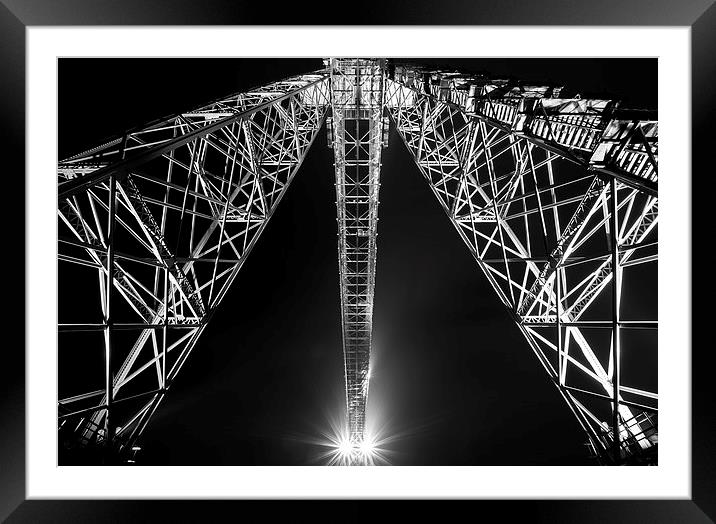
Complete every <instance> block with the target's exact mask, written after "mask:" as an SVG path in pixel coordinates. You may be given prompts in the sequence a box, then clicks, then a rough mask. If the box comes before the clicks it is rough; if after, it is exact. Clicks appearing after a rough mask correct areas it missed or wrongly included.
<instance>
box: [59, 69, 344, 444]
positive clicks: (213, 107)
mask: <svg viewBox="0 0 716 524" xmlns="http://www.w3.org/2000/svg"><path fill="white" fill-rule="evenodd" d="M329 100H330V94H329V82H328V76H327V75H326V74H325V72H323V71H321V72H319V73H316V74H308V75H303V76H299V77H294V78H288V79H286V80H283V81H280V82H276V83H273V84H269V85H267V86H264V87H261V88H257V89H255V90H253V91H249V92H247V93H241V94H236V95H232V96H229V97H226V98H222V99H220V100H217V101H215V102H213V103H211V104H209V105H206V106H204V107H200V108H197V109H195V110H193V111H190V112H187V113H182V114H178V115H175V116H172V117H170V118H167V119H163V120H161V121H159V122H155V123H153V124H151V125H149V126H147V127H144V128H142V129H139V130H137V131H133V132H129V133H127V134H126V135H124V136H122V137H119V138H117V139H116V140H113V141H111V142H109V143H107V144H104V145H101V146H99V147H97V148H94V149H92V150H90V151H87V152H85V153H82V154H80V155H77V156H74V157H72V158H69V159H67V160H65V161H63V162H60V164H59V166H58V176H59V202H58V204H59V205H58V214H59V243H58V250H59V255H58V257H59V261H60V264H59V281H60V289H59V363H60V375H59V391H60V400H59V409H58V416H59V428H60V436H61V441H62V443H63V444H64V446H65V447H67V448H72V447H97V446H94V445H95V444H102V446H100V447H101V448H103V449H104V450H110V451H111V452H112V454H114V453H124V452H127V451H130V450H131V448H132V447H133V446H134V443H135V442H136V440H137V438H138V437H139V435H140V434H141V433H142V431H143V429H144V427H145V426H146V425H147V423H148V421H149V419H150V417H151V416H152V414H153V413H154V412H155V410H156V409H157V406H158V405H159V403H160V402H161V401H162V399H163V398H164V396H165V395H166V392H167V391H168V390H169V388H170V387H171V385H172V382H173V381H174V379H175V378H176V376H177V374H178V373H179V370H180V369H181V367H182V365H183V364H184V362H185V361H186V359H187V357H188V356H189V354H190V352H191V351H192V349H193V348H194V347H195V345H196V343H197V340H198V339H199V337H200V336H201V333H202V332H203V331H204V328H205V327H206V325H207V322H208V321H209V319H210V318H211V315H212V313H213V312H214V311H215V309H216V307H217V306H218V305H219V303H220V302H221V300H222V299H223V297H224V296H225V294H226V292H227V290H228V289H229V286H230V285H231V283H232V282H233V281H234V279H235V277H236V275H237V274H238V272H239V270H240V269H241V266H242V264H243V262H244V260H245V259H246V257H247V256H248V254H249V253H250V251H251V249H252V247H253V246H254V244H255V243H256V240H257V239H258V238H259V236H260V235H261V232H262V231H263V229H264V227H265V226H266V224H267V223H268V220H269V219H270V218H271V215H272V214H273V212H274V210H275V209H276V206H277V205H278V202H279V201H280V200H281V198H282V197H283V195H284V194H285V192H286V189H287V188H288V186H289V184H290V182H291V180H292V179H293V177H294V175H295V174H296V171H297V170H298V168H299V167H300V166H301V163H302V162H303V159H304V158H305V156H306V153H307V152H308V150H309V148H310V146H311V144H312V143H313V140H314V139H315V137H316V135H317V133H318V130H319V129H320V128H321V126H322V124H323V121H324V118H325V115H326V112H327V110H328V102H329ZM67 284H69V285H67ZM77 301H82V307H81V308H75V307H73V305H75V304H77ZM89 304H94V307H92V308H90V307H88V306H89ZM75 311H79V312H81V313H82V315H81V317H82V318H78V317H77V314H75ZM100 347H103V348H104V351H103V352H102V353H101V354H100V355H88V354H87V351H91V349H90V350H88V349H86V348H100ZM97 356H99V358H96V357H97Z"/></svg>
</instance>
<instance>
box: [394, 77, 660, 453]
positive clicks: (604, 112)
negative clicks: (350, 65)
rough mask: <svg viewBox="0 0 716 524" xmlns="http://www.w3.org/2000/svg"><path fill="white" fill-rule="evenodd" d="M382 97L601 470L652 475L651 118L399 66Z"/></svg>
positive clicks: (602, 103)
mask: <svg viewBox="0 0 716 524" xmlns="http://www.w3.org/2000/svg"><path fill="white" fill-rule="evenodd" d="M386 93H387V94H386V105H387V107H388V109H389V112H390V115H391V117H392V119H393V120H394V122H395V124H396V127H397V130H398V133H399V134H400V136H401V137H402V139H403V140H404V142H405V145H406V146H407V148H408V150H409V151H410V153H411V154H412V155H413V158H414V160H415V163H416V165H417V166H418V168H419V169H420V171H421V172H422V174H423V176H424V177H425V179H426V180H427V182H428V183H429V185H430V188H431V190H432V191H433V193H434V195H435V197H436V198H437V199H438V201H439V202H440V204H441V205H442V207H443V208H444V210H445V212H446V213H447V215H448V217H449V218H450V220H451V222H452V223H453V225H454V226H455V228H456V229H457V231H458V233H459V235H460V237H461V238H462V239H463V241H464V242H465V243H466V244H467V246H468V248H469V249H470V251H471V253H472V254H473V255H474V257H475V259H476V260H477V263H478V265H479V267H480V269H481V270H482V271H483V273H484V274H485V276H486V277H487V279H488V280H489V282H490V284H491V285H492V287H493V288H494V290H495V292H496V293H497V295H498V296H499V298H500V300H501V301H502V302H503V304H504V305H505V306H506V307H507V309H508V311H509V312H510V314H511V315H512V317H513V319H514V321H515V322H516V323H517V326H518V327H519V329H520V331H521V332H522V333H523V334H524V336H525V338H526V339H527V341H528V343H529V346H530V347H531V348H532V350H533V351H534V353H535V354H536V356H537V357H538V359H539V361H540V363H541V364H542V365H543V366H544V369H545V370H546V371H547V374H548V376H549V377H550V379H551V380H552V381H553V382H554V384H555V386H556V387H557V389H558V391H559V393H560V395H561V396H562V397H563V398H564V400H565V401H566V403H567V405H568V406H569V408H570V409H571V410H572V412H573V413H574V415H575V416H576V418H577V420H578V421H579V423H580V424H581V426H582V428H583V429H584V430H585V432H586V433H587V436H588V439H589V444H590V446H591V448H592V450H593V451H594V453H595V454H596V456H597V457H599V458H600V459H601V460H602V462H604V463H623V462H625V461H645V462H647V463H648V462H653V461H654V460H655V455H656V454H655V450H656V446H657V442H658V441H657V411H658V409H657V398H658V397H657V393H656V386H657V384H656V365H655V363H656V348H657V340H656V335H657V332H656V329H657V310H656V304H655V303H651V304H650V303H646V302H644V301H643V300H639V295H640V294H642V293H643V291H644V290H645V289H646V288H647V287H648V286H651V287H653V288H654V289H655V287H656V265H657V228H656V225H657V217H658V207H657V206H658V202H657V185H656V184H657V154H658V152H657V122H656V121H655V119H654V118H653V115H650V114H647V113H643V112H627V111H620V110H619V108H618V107H617V105H616V104H614V103H613V102H611V101H608V100H587V99H580V98H572V99H564V98H559V93H560V89H559V88H553V87H550V86H524V85H518V84H513V83H510V82H507V81H495V80H491V79H488V78H483V77H479V76H467V75H461V74H456V73H452V74H451V73H444V72H440V71H429V70H423V69H421V68H413V67H396V68H395V72H394V75H393V78H391V79H389V80H388V81H387V83H386ZM506 382H509V378H506ZM525 394H526V395H527V394H529V392H525Z"/></svg>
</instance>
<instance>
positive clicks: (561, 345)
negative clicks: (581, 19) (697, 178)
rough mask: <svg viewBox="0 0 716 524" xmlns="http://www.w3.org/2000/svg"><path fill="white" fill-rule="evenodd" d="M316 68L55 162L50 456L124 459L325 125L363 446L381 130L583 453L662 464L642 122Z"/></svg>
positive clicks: (505, 92) (650, 192)
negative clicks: (53, 436) (445, 223)
mask: <svg viewBox="0 0 716 524" xmlns="http://www.w3.org/2000/svg"><path fill="white" fill-rule="evenodd" d="M324 63H325V68H323V69H321V70H319V71H315V72H313V73H308V74H305V75H300V76H297V77H292V78H287V79H284V80H281V81H277V82H274V83H271V84H269V85H266V86H260V87H257V88H255V89H253V90H251V91H248V92H246V93H238V94H234V95H231V96H227V97H223V98H221V99H218V100H215V101H214V102H212V103H210V104H207V105H205V106H202V107H199V108H195V109H193V110H190V111H187V112H184V113H180V114H176V115H173V116H171V117H169V118H164V119H161V120H159V121H156V122H152V123H150V124H148V125H146V126H143V127H141V128H139V129H135V130H131V131H127V132H126V133H124V134H122V135H121V136H118V137H116V138H115V139H113V140H110V141H108V142H106V143H104V144H101V145H99V146H97V147H95V148H93V149H91V150H89V151H86V152H84V153H80V154H78V155H75V156H73V157H71V158H68V159H66V160H63V161H61V162H60V163H59V164H58V237H59V238H58V260H59V270H58V271H59V308H58V309H59V325H58V332H59V364H60V370H59V372H60V375H59V382H60V388H61V390H62V391H63V392H64V393H63V395H62V398H60V399H59V404H58V435H59V440H60V448H61V449H64V450H66V452H68V453H78V454H81V455H83V456H89V457H90V460H92V459H97V458H98V457H104V460H115V459H116V457H122V458H123V459H127V458H129V459H130V460H131V456H132V452H133V450H134V449H136V445H137V443H138V441H139V439H140V437H141V435H142V432H143V431H144V429H145V428H146V426H147V424H148V423H149V421H150V419H151V417H152V415H153V413H154V412H155V411H156V410H157V408H158V406H159V405H160V403H161V402H162V400H163V399H164V398H165V396H166V394H167V392H168V391H169V389H170V388H171V386H172V384H173V382H174V380H175V378H176V377H177V374H178V373H179V371H180V370H181V368H182V366H183V365H184V363H185V362H186V360H187V358H188V356H189V354H190V353H191V352H192V350H193V349H194V347H195V346H196V344H197V341H198V340H199V338H200V336H201V334H202V332H203V331H204V329H205V327H206V325H207V323H208V322H209V320H210V319H211V317H212V314H213V312H214V311H215V310H216V308H217V307H219V305H220V303H221V301H222V299H223V297H224V296H225V294H226V292H227V290H228V289H229V287H230V286H231V285H232V283H233V281H234V280H235V278H236V276H237V274H238V272H239V271H240V269H241V267H242V264H243V262H244V261H245V259H246V257H247V256H248V255H249V253H250V252H251V249H252V247H253V246H254V245H255V243H256V242H257V240H258V238H259V236H260V235H261V232H262V231H263V229H264V227H265V226H266V224H267V223H268V220H269V219H270V218H271V216H272V214H273V212H274V210H275V209H276V207H277V205H278V203H279V202H280V200H281V198H282V196H283V195H284V194H285V192H286V190H287V189H288V187H289V185H290V182H291V180H292V179H293V177H294V176H295V175H296V173H297V171H298V170H299V168H300V166H301V163H302V162H303V159H304V158H305V156H306V153H307V151H308V150H309V148H310V147H311V145H312V144H313V142H314V140H315V138H316V136H317V133H318V132H319V130H320V129H321V127H322V126H323V123H324V121H325V122H326V127H327V133H328V138H329V146H330V147H332V149H333V152H334V159H335V162H334V171H335V180H336V206H337V232H338V266H339V275H340V297H341V315H342V317H341V318H342V328H343V356H344V363H345V385H346V408H347V415H348V417H347V420H348V427H347V430H346V431H347V439H348V441H349V444H350V446H351V448H356V449H357V448H360V447H361V445H362V444H364V443H365V441H366V439H367V438H368V436H367V435H366V431H365V428H366V424H365V412H366V403H367V397H368V390H369V380H370V350H371V335H372V312H373V301H374V293H375V274H376V260H377V258H376V257H377V223H378V192H379V187H380V168H381V154H382V149H383V148H384V147H385V146H386V145H387V136H388V128H389V121H390V122H392V125H394V126H395V129H396V130H397V132H398V135H399V136H400V137H401V139H402V141H403V142H404V145H405V146H406V147H407V149H408V151H409V152H410V154H411V155H412V157H413V160H414V162H415V164H416V166H417V167H418V169H419V170H420V172H421V173H422V175H423V177H424V178H425V181H426V182H427V184H428V185H429V187H430V189H431V190H432V192H433V194H434V195H435V198H436V199H437V201H438V203H439V205H440V206H441V207H442V208H443V209H444V211H445V213H446V214H447V217H448V218H449V220H450V222H451V223H452V225H453V226H454V228H455V230H456V231H457V233H458V235H459V236H460V238H462V240H463V241H464V243H465V244H466V246H467V247H468V249H469V250H470V252H471V253H472V255H473V256H474V258H475V261H476V263H477V266H478V268H479V270H480V271H481V272H482V273H483V274H484V275H485V278H487V280H488V281H489V282H490V284H491V286H492V288H493V289H494V291H495V293H496V294H497V296H498V297H499V299H500V301H501V302H502V303H503V304H504V306H505V307H506V309H507V311H508V312H509V315H510V316H511V317H512V319H513V320H514V322H515V323H516V325H517V326H518V328H519V330H520V331H521V332H522V334H523V335H524V337H525V340H526V343H527V344H526V346H527V347H528V348H529V349H530V350H531V352H532V353H533V354H534V355H535V356H536V358H537V362H538V363H539V365H541V366H542V367H543V368H544V370H545V372H546V375H547V377H548V379H549V380H550V381H551V382H552V383H553V384H554V386H555V388H556V390H557V394H558V395H560V397H561V398H562V399H563V400H564V402H565V404H566V405H567V408H568V409H569V410H570V411H571V412H572V413H573V415H574V417H575V419H576V421H577V423H578V424H579V425H580V426H581V427H582V429H583V430H584V433H585V436H586V439H587V441H588V444H589V447H590V449H591V452H592V453H593V454H594V456H595V457H597V458H598V460H599V461H600V463H602V464H654V463H656V457H657V448H658V431H657V427H658V424H657V422H658V396H657V393H656V381H655V377H656V369H655V366H653V365H645V366H639V362H640V360H641V359H647V358H648V359H651V360H653V361H654V362H655V360H656V359H655V357H656V351H657V341H656V339H657V337H656V334H657V331H656V330H657V311H656V305H655V304H645V303H644V302H643V301H640V300H639V299H638V297H639V290H640V289H643V288H644V286H655V285H656V272H657V263H658V258H657V255H658V251H657V247H658V237H657V219H658V198H657V196H658V193H657V183H658V177H657V166H658V163H657V158H658V126H657V121H656V115H655V114H653V113H651V112H646V111H633V110H628V109H625V108H622V107H620V105H619V103H618V101H614V100H594V99H583V98H580V97H578V96H571V97H564V96H561V95H562V90H561V88H560V87H559V86H548V85H527V84H523V83H520V82H514V81H508V80H500V79H496V78H490V77H487V76H484V75H472V74H464V73H460V72H454V71H440V70H435V69H428V68H424V67H417V66H405V65H400V64H391V65H390V66H387V65H386V61H385V60H384V59H358V58H355V59H329V60H326V61H325V62H324ZM78 284H79V285H78ZM78 300H79V301H82V302H83V304H88V307H83V308H80V309H75V308H72V307H63V304H68V303H72V302H73V301H75V302H76V301H78ZM77 348H82V351H78V350H77ZM95 349H96V351H95V352H94V353H93V358H88V357H87V356H86V354H87V352H91V351H93V350H95ZM476 351H479V349H477V348H476ZM504 387H506V388H518V387H519V385H517V384H512V383H510V377H504ZM524 393H525V395H528V394H529V392H527V391H526V392H524ZM475 401H479V399H475ZM351 463H365V461H361V459H360V458H355V457H354V458H353V459H351Z"/></svg>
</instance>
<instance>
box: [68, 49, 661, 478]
mask: <svg viewBox="0 0 716 524" xmlns="http://www.w3.org/2000/svg"><path fill="white" fill-rule="evenodd" d="M411 60H413V61H419V62H426V63H430V64H435V65H438V66H440V67H443V68H458V69H460V70H463V71H473V72H480V71H488V72H490V73H491V74H492V75H494V76H498V77H505V76H510V77H515V78H519V79H524V80H532V81H535V82H540V81H541V82H547V83H557V84H561V85H564V86H565V89H566V90H567V91H568V92H569V93H572V94H573V93H580V94H581V95H582V96H583V97H594V98H600V97H611V98H618V99H621V100H622V101H623V105H624V106H627V107H642V108H656V106H657V98H656V97H657V92H656V86H657V61H656V59H429V60H419V59H411ZM396 61H405V60H402V59H396ZM320 67H322V64H321V60H320V59H318V58H312V59H101V60H100V59H60V60H59V67H58V73H59V80H58V103H59V124H58V126H59V127H58V136H59V144H58V156H59V158H60V159H62V158H64V157H66V156H69V155H71V154H73V153H77V152H79V151H82V150H84V149H85V148H88V147H91V146H93V145H96V144H98V143H101V141H102V139H103V138H107V137H109V136H112V135H114V134H118V133H120V132H122V131H123V130H124V129H127V128H131V127H134V126H139V125H141V124H143V123H145V122H148V121H150V120H153V119H154V118H158V117H160V116H164V115H167V114H170V113H175V112H179V111H184V110H188V109H190V108H192V107H195V106H198V105H201V104H203V103H205V102H207V101H209V100H211V99H214V98H216V97H219V96H222V95H225V94H228V93H231V92H240V91H243V90H246V89H248V88H250V87H253V86H256V85H261V84H265V83H268V82H270V81H273V80H276V79H279V78H283V77H286V76H290V75H294V74H300V73H303V72H307V71H312V70H315V69H319V68H320ZM333 182H334V181H333V167H332V151H331V150H330V149H328V147H327V146H326V136H325V131H321V132H320V134H319V137H318V139H317V140H316V142H315V144H314V146H313V148H312V150H311V151H310V152H309V153H308V156H307V158H306V160H305V162H304V165H303V166H302V168H301V171H300V172H299V174H298V175H297V177H296V179H295V180H294V182H293V183H292V185H291V187H290V189H289V190H288V192H287V194H286V196H285V198H284V199H283V200H282V202H281V205H280V206H279V207H278V209H277V211H276V213H275V215H274V217H273V218H272V220H271V223H270V224H269V226H268V227H267V228H266V230H265V231H264V233H263V235H262V237H261V238H260V240H259V242H258V243H257V245H256V247H255V249H254V250H253V252H252V253H251V255H250V256H249V258H248V260H247V262H246V264H245V265H244V266H243V268H242V270H241V273H240V275H239V277H238V278H237V280H236V281H235V283H234V287H233V288H232V290H231V291H230V292H229V294H228V295H227V296H226V298H225V300H224V302H223V303H222V305H221V307H220V308H219V310H218V311H217V313H216V314H215V315H214V318H213V319H212V322H211V324H210V325H209V327H208V328H207V330H206V331H205V333H204V335H203V337H202V339H201V341H200V342H199V344H198V345H197V347H196V348H195V350H194V352H193V354H192V356H191V357H190V359H189V361H188V363H187V365H186V366H184V368H183V369H182V373H181V375H180V376H179V378H178V379H177V381H176V382H175V385H174V387H173V389H172V392H171V393H170V394H169V395H168V397H167V399H166V400H165V401H164V403H163V404H162V406H161V407H160V408H159V410H158V411H157V412H156V414H155V416H154V418H153V420H152V421H151V422H150V424H149V426H148V428H147V430H146V431H145V434H144V437H143V439H142V442H141V444H142V446H143V451H142V453H141V454H140V455H139V457H138V458H139V462H140V463H143V464H156V465H164V464H176V465H180V464H181V465H194V464H196V465H199V464H205V465H249V464H276V465H302V464H319V463H320V460H319V455H320V452H321V451H323V450H322V448H320V447H319V446H316V445H315V441H316V440H317V439H320V435H321V433H323V432H326V431H329V429H330V421H331V420H336V419H339V418H340V416H341V415H342V413H343V411H344V410H345V408H344V401H343V399H344V396H343V395H344V393H343V384H344V379H343V364H342V349H341V327H340V309H339V305H340V302H339V294H338V264H337V257H336V246H337V239H336V223H335V216H336V215H335V214H336V209H335V192H334V186H333ZM381 184H382V185H381V190H380V201H381V205H380V213H379V216H380V222H379V226H378V234H379V236H378V268H377V277H376V282H377V284H376V295H375V306H374V349H373V357H372V358H373V361H372V362H373V364H372V376H373V378H372V380H371V391H370V398H369V410H368V417H369V424H371V423H373V424H375V425H377V426H380V427H381V436H383V437H386V438H387V439H388V440H389V442H387V443H385V444H384V446H383V447H384V448H386V449H387V450H388V452H389V453H388V456H389V458H390V462H391V464H394V465H561V464H575V465H576V464H593V462H592V461H591V460H589V459H588V458H587V453H586V449H585V447H584V441H585V436H584V435H583V433H582V430H581V429H580V428H579V426H578V424H577V422H576V420H575V419H574V418H573V416H572V415H571V413H570V412H569V410H568V409H567V407H566V406H565V405H564V404H563V401H562V400H561V399H560V397H559V395H558V393H557V391H556V390H555V389H554V387H553V386H552V385H551V384H550V382H549V381H548V379H547V376H546V375H545V373H544V371H543V370H542V369H541V367H540V365H539V363H538V361H537V359H536V358H535V357H534V355H533V354H532V353H531V350H530V349H529V347H528V346H527V343H526V342H525V341H524V339H523V338H522V335H521V334H520V333H519V331H518V329H517V327H516V326H514V325H513V323H512V321H511V320H510V318H509V317H508V314H507V312H506V311H505V310H504V309H503V306H502V305H501V303H500V302H499V301H498V299H497V297H496V296H495V294H494V292H493V291H492V289H491V288H490V286H489V284H488V283H487V281H486V280H485V279H484V278H483V276H482V275H481V274H480V272H479V270H478V268H477V265H476V264H475V262H474V260H473V259H472V257H471V255H470V253H469V251H468V250H467V248H466V247H465V246H464V245H463V243H462V241H461V240H460V239H459V237H458V235H457V234H456V232H455V231H454V229H453V228H452V226H451V224H450V222H449V221H448V219H447V217H446V216H445V215H444V212H443V211H442V210H441V208H440V206H439V205H438V203H437V202H436V201H435V200H434V197H433V196H432V194H431V192H430V190H429V188H428V186H427V184H426V183H425V182H424V180H423V178H422V176H421V175H420V173H419V172H418V171H417V169H416V168H415V167H414V165H413V162H412V159H411V157H410V155H409V154H408V152H407V151H406V149H405V147H404V146H403V144H402V142H401V141H400V139H399V137H398V136H397V134H396V133H395V131H394V130H391V136H390V145H389V148H388V149H387V150H386V151H385V152H384V156H383V168H382V171H381Z"/></svg>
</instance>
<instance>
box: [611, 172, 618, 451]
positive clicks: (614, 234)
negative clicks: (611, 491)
mask: <svg viewBox="0 0 716 524" xmlns="http://www.w3.org/2000/svg"><path fill="white" fill-rule="evenodd" d="M609 189H610V191H611V199H610V202H611V210H610V214H611V217H610V229H611V239H612V245H611V248H612V272H613V276H612V362H613V363H614V364H613V369H612V386H613V388H614V389H613V393H612V396H613V398H614V411H613V412H612V431H613V432H614V437H613V440H612V449H613V454H614V463H615V464H619V462H621V451H620V448H621V445H620V440H621V438H620V435H619V383H620V381H621V377H620V372H621V370H620V362H619V360H620V357H621V355H620V348H619V302H620V300H619V299H620V294H621V268H620V267H619V217H618V216H617V213H618V211H619V209H618V202H617V181H616V179H615V178H612V179H611V180H610V181H609Z"/></svg>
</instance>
